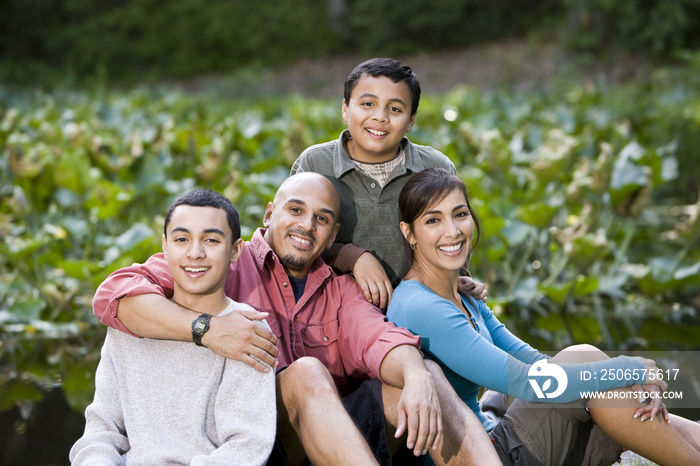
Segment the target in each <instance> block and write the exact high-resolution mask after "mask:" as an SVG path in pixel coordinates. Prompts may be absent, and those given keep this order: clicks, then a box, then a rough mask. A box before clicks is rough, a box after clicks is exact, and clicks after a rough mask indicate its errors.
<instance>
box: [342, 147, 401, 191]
mask: <svg viewBox="0 0 700 466" xmlns="http://www.w3.org/2000/svg"><path fill="white" fill-rule="evenodd" d="M405 161H406V157H405V156H404V154H403V149H401V150H400V151H399V153H398V155H397V156H396V157H394V158H393V159H391V160H388V161H386V162H380V163H363V162H358V161H357V160H354V159H353V163H354V164H355V166H356V167H357V168H358V169H360V170H361V171H363V172H364V173H365V175H367V176H369V177H370V178H374V179H375V180H377V181H378V182H379V184H380V185H381V186H382V187H384V185H385V184H386V182H387V180H389V176H390V175H391V172H393V171H394V168H396V167H398V166H399V165H403V164H404V163H405Z"/></svg>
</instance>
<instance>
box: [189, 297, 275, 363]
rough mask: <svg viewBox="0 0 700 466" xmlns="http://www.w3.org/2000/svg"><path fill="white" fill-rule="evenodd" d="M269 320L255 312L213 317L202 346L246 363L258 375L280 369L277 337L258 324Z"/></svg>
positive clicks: (261, 313)
mask: <svg viewBox="0 0 700 466" xmlns="http://www.w3.org/2000/svg"><path fill="white" fill-rule="evenodd" d="M267 316H268V313H267V312H259V311H256V310H238V311H233V312H231V313H229V314H226V315H224V316H214V317H212V318H211V322H210V328H209V331H208V332H207V333H205V334H204V336H203V337H202V343H204V345H205V346H206V347H208V348H209V349H210V350H211V351H213V352H214V353H216V354H218V355H219V356H223V357H225V358H229V359H235V360H236V361H241V362H244V363H246V364H248V365H249V366H251V367H252V368H253V369H255V370H257V371H259V372H269V371H270V367H272V368H275V367H277V365H278V361H277V357H278V356H279V350H278V349H277V337H276V336H275V335H274V334H273V333H272V332H271V331H270V330H269V329H268V328H267V327H263V326H262V325H258V324H257V323H256V322H255V321H257V320H264V319H265V318H267ZM253 356H254V357H253ZM256 358H257V359H256ZM258 359H259V360H260V361H262V362H264V363H265V364H261V363H260V361H258ZM268 366H269V367H268Z"/></svg>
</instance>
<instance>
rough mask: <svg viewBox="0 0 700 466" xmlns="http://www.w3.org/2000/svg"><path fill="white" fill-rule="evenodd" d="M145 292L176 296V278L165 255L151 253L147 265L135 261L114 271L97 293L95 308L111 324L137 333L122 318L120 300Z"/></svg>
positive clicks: (96, 314) (105, 321)
mask: <svg viewBox="0 0 700 466" xmlns="http://www.w3.org/2000/svg"><path fill="white" fill-rule="evenodd" d="M142 294H158V295H161V296H164V297H166V298H170V297H172V295H173V279H172V276H171V275H170V271H169V270H168V263H167V261H166V259H165V257H164V256H163V254H156V255H154V256H151V258H150V259H148V261H147V262H146V263H145V264H134V265H131V266H129V267H125V268H122V269H119V270H117V271H115V272H113V273H112V274H110V275H109V277H107V279H106V280H105V281H104V282H102V284H101V285H100V286H99V287H98V288H97V291H96V292H95V296H94V298H93V300H92V311H93V312H94V314H95V316H96V317H97V318H98V319H100V320H101V321H102V323H104V324H105V325H107V326H108V327H112V328H114V329H117V330H120V331H122V332H125V333H128V334H130V335H134V334H133V333H132V332H130V331H129V330H128V329H127V328H126V327H125V326H124V324H123V323H122V322H121V321H120V320H119V316H118V313H119V300H120V299H121V298H125V297H131V296H138V295H142ZM134 336H136V335H134Z"/></svg>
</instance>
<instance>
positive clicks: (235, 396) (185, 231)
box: [70, 190, 276, 465]
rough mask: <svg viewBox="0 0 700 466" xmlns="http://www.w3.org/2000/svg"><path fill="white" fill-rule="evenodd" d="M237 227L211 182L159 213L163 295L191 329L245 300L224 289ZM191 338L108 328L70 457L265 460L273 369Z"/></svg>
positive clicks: (202, 327) (236, 250)
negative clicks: (183, 312)
mask: <svg viewBox="0 0 700 466" xmlns="http://www.w3.org/2000/svg"><path fill="white" fill-rule="evenodd" d="M240 233H241V227H240V222H239V216H238V211H237V210H236V208H235V206H234V205H233V203H231V201H229V200H228V199H227V198H225V197H224V196H222V195H221V194H219V193H216V192H214V191H209V190H196V191H192V192H189V193H187V194H185V195H183V196H182V197H180V198H179V199H178V200H176V201H175V202H174V203H173V204H172V206H170V209H169V210H168V212H167V214H166V216H165V227H164V231H163V239H162V241H163V261H164V266H166V267H167V268H168V270H169V271H170V273H171V274H172V277H173V281H174V283H173V295H172V298H171V301H172V303H173V304H177V305H179V306H184V307H186V308H188V309H190V310H191V311H192V312H193V313H195V315H197V316H198V317H197V318H196V321H195V322H196V324H195V326H194V327H193V331H195V332H199V333H204V332H206V329H207V326H208V325H209V324H208V321H209V319H210V318H211V317H212V316H224V315H226V314H230V313H231V312H236V311H240V310H252V308H250V307H249V306H247V305H245V304H239V303H237V302H234V301H233V300H231V299H230V298H228V297H226V295H225V294H224V284H225V283H226V276H227V274H228V271H229V266H231V264H233V263H235V262H236V260H237V259H238V257H239V256H240V254H241V248H242V240H241V239H240ZM218 318H220V317H218ZM258 324H259V325H261V326H265V327H267V324H265V323H264V322H258ZM268 328H269V327H268ZM195 335H197V333H195ZM195 343H197V344H196V345H194V344H192V343H185V342H180V341H169V340H152V339H149V338H135V337H133V336H131V335H127V334H126V333H124V332H120V331H118V330H115V329H112V328H110V329H108V330H107V337H106V339H105V342H104V346H103V347H102V359H101V360H100V363H99V365H98V368H97V373H96V375H95V385H96V387H95V398H94V400H93V402H92V404H91V405H90V406H88V408H87V409H86V411H85V417H86V425H85V433H84V434H83V436H82V437H81V438H80V439H79V440H78V441H77V442H76V444H75V445H74V446H73V448H72V449H71V451H70V460H71V462H72V464H74V465H83V464H85V465H86V464H115V465H116V464H135V465H138V464H142V465H146V464H148V465H151V464H193V465H194V464H207V465H213V464H221V465H224V464H236V465H264V464H265V462H266V461H267V458H268V456H269V454H270V451H271V450H272V446H273V444H274V441H275V429H276V402H275V379H274V375H273V373H272V372H267V373H264V372H259V371H256V370H255V369H253V368H252V367H250V366H248V365H246V364H244V363H242V362H240V361H234V360H231V359H226V358H224V357H222V356H218V355H217V354H215V353H213V352H211V351H209V350H208V349H207V348H205V347H203V346H202V343H201V339H197V338H196V337H195Z"/></svg>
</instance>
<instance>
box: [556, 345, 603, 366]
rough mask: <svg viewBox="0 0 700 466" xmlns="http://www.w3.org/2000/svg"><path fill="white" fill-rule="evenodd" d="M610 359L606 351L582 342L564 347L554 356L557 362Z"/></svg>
mask: <svg viewBox="0 0 700 466" xmlns="http://www.w3.org/2000/svg"><path fill="white" fill-rule="evenodd" d="M605 359H610V358H609V357H608V356H607V355H606V354H605V353H603V352H602V351H601V350H599V349H598V348H596V347H595V346H593V345H589V344H581V345H572V346H568V347H566V348H564V349H563V350H561V351H560V352H558V353H557V354H556V356H554V357H553V358H552V362H556V363H581V362H595V361H603V360H605Z"/></svg>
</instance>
